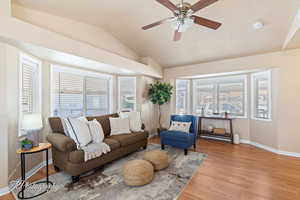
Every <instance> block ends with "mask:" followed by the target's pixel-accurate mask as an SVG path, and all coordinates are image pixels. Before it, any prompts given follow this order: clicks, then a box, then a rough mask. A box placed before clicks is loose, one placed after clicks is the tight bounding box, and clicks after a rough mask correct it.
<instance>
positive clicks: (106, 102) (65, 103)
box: [52, 66, 111, 117]
mask: <svg viewBox="0 0 300 200" xmlns="http://www.w3.org/2000/svg"><path fill="white" fill-rule="evenodd" d="M110 80H111V77H110V76H108V75H99V74H97V73H91V72H84V71H81V70H80V71H77V70H73V69H72V70H70V69H66V68H65V67H57V66H53V67H52V115H53V116H59V117H79V116H96V115H103V114H108V113H109V112H110V106H111V105H110V82H111V81H110Z"/></svg>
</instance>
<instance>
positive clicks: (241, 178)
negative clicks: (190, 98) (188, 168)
mask: <svg viewBox="0 0 300 200" xmlns="http://www.w3.org/2000/svg"><path fill="white" fill-rule="evenodd" d="M150 142H153V143H159V138H153V139H151V140H150ZM196 151H198V152H201V153H205V154H207V155H208V156H207V158H206V159H205V160H204V162H203V163H202V165H201V166H200V167H199V169H198V171H197V172H196V174H195V175H194V176H193V178H192V179H191V181H190V182H189V183H188V184H187V185H186V187H185V188H184V190H183V192H182V193H181V195H180V197H179V199H180V200H300V158H293V157H287V156H281V155H277V154H274V153H271V152H268V151H264V150H262V149H259V148H256V147H253V146H250V145H245V144H241V145H232V144H228V143H223V142H216V141H211V140H199V141H198V144H197V149H196ZM51 173H55V172H54V170H53V169H52V167H51ZM44 175H45V169H42V170H40V171H39V172H38V173H37V174H35V175H34V176H33V177H32V178H31V181H34V180H38V179H40V178H42V177H43V176H44ZM4 199H5V200H14V197H13V196H12V195H11V194H9V195H6V196H2V197H0V200H4Z"/></svg>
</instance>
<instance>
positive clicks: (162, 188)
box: [14, 144, 205, 200]
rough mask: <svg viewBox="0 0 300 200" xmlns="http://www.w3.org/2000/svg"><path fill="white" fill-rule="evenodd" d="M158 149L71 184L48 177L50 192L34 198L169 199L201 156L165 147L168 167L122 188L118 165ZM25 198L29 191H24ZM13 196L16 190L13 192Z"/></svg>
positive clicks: (61, 175)
mask: <svg viewBox="0 0 300 200" xmlns="http://www.w3.org/2000/svg"><path fill="white" fill-rule="evenodd" d="M155 149H160V145H156V144H149V145H148V148H147V150H143V151H142V150H141V151H139V152H136V153H132V154H130V155H128V156H127V157H124V158H122V159H120V160H117V161H115V162H113V163H111V164H108V165H106V166H105V167H103V168H102V169H98V170H95V171H94V172H93V173H89V174H86V175H85V176H84V177H83V178H81V179H80V181H79V182H77V183H75V184H72V183H71V179H70V176H69V175H67V174H65V173H63V172H61V173H57V174H54V175H52V176H50V180H51V181H52V182H53V183H54V186H53V187H52V188H51V190H50V191H49V192H48V193H46V194H44V195H42V196H40V197H37V198H35V199H41V200H44V199H45V200H46V199H47V200H57V199H60V200H70V199H71V200H77V199H78V200H96V199H97V200H152V199H153V200H173V199H176V197H178V195H179V194H180V192H181V191H182V189H183V188H184V186H185V185H186V184H187V183H188V181H189V180H190V179H191V177H192V176H193V174H194V173H195V172H196V170H197V169H198V167H199V166H200V164H201V162H202V160H203V158H204V157H205V155H204V154H201V153H197V152H191V151H190V152H189V154H188V155H187V156H184V152H183V150H181V149H175V148H172V147H169V146H166V149H165V151H167V152H168V154H169V155H170V158H171V163H170V166H169V167H168V168H167V169H164V170H162V171H158V172H155V175H154V176H155V178H154V179H153V181H152V182H151V183H149V184H148V185H145V186H140V187H130V186H127V185H125V183H124V182H123V178H122V174H121V171H122V166H123V165H124V163H126V162H127V161H129V160H134V159H141V158H142V157H143V154H144V153H145V152H146V151H151V150H155ZM26 192H27V193H26V196H27V195H30V193H31V191H30V190H28V191H26ZM14 194H16V191H14Z"/></svg>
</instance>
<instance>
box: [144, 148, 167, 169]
mask: <svg viewBox="0 0 300 200" xmlns="http://www.w3.org/2000/svg"><path fill="white" fill-rule="evenodd" d="M143 158H144V160H147V161H149V162H150V163H151V164H152V165H153V167H154V170H155V171H159V170H162V169H165V168H167V167H168V166H169V160H170V158H169V155H168V154H167V152H165V151H160V150H154V151H148V152H146V153H145V154H144V156H143Z"/></svg>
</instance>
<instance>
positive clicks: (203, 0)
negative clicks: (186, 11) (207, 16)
mask: <svg viewBox="0 0 300 200" xmlns="http://www.w3.org/2000/svg"><path fill="white" fill-rule="evenodd" d="M217 1H218V0H200V1H198V2H197V3H195V4H194V5H192V7H191V8H190V9H191V10H192V11H193V12H194V13H195V12H197V11H199V10H201V9H202V8H205V7H207V6H209V5H211V4H213V3H215V2H217Z"/></svg>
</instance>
